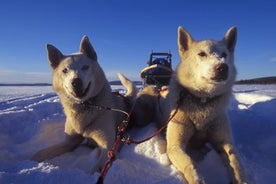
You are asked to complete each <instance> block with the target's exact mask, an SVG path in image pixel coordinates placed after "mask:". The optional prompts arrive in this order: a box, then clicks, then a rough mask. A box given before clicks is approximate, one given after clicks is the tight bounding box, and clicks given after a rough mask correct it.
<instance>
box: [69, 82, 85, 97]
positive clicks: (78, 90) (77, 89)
mask: <svg viewBox="0 0 276 184" xmlns="http://www.w3.org/2000/svg"><path fill="white" fill-rule="evenodd" d="M71 84H72V87H73V90H74V93H75V94H76V96H81V95H82V93H83V83H82V80H81V79H80V78H74V79H73V80H72V83H71Z"/></svg>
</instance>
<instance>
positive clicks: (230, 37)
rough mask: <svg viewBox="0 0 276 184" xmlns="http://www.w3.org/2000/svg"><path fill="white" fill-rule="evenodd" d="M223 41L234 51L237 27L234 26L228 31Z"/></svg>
mask: <svg viewBox="0 0 276 184" xmlns="http://www.w3.org/2000/svg"><path fill="white" fill-rule="evenodd" d="M223 42H224V43H225V45H226V46H227V48H228V50H229V51H230V52H234V50H235V46H236V42H237V27H236V26H233V27H231V28H230V29H228V31H227V32H226V34H225V36H224V38H223Z"/></svg>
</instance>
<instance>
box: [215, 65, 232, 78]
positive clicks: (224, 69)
mask: <svg viewBox="0 0 276 184" xmlns="http://www.w3.org/2000/svg"><path fill="white" fill-rule="evenodd" d="M228 70H229V68H228V65H227V64H225V63H220V64H218V65H217V66H216V67H215V70H214V77H213V78H212V79H213V80H215V81H218V82H219V81H224V80H226V79H227V78H228Z"/></svg>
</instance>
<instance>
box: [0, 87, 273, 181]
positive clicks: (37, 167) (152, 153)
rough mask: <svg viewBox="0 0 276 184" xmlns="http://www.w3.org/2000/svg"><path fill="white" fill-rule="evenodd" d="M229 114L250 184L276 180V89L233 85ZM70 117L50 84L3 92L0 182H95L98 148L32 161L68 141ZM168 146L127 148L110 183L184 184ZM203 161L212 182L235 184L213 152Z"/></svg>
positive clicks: (158, 142)
mask: <svg viewBox="0 0 276 184" xmlns="http://www.w3.org/2000/svg"><path fill="white" fill-rule="evenodd" d="M117 89H122V87H120V88H118V87H117ZM228 114H229V119H230V121H231V127H232V130H233V136H234V140H235V143H236V146H237V148H238V150H239V152H240V156H241V159H242V162H243V164H244V166H245V169H246V173H247V175H248V177H249V179H250V183H260V184H266V183H267V184H270V183H276V175H275V173H276V157H275V155H276V133H275V131H276V120H275V114H276V85H236V86H234V88H233V97H232V98H231V101H230V104H229V107H228ZM64 120H65V116H64V114H63V110H62V106H61V104H60V101H59V98H58V97H57V96H56V94H55V93H54V92H53V91H52V88H51V87H0V183H15V184H16V183H20V184H21V183H23V184H24V183H28V184H32V183H34V184H37V183H60V184H63V183H66V184H68V183H82V184H86V183H89V184H91V183H96V181H97V180H98V177H99V175H100V174H99V173H91V172H90V168H91V167H92V166H93V163H94V161H95V159H96V155H97V152H98V149H94V150H92V149H91V148H88V147H85V146H80V147H78V148H77V149H76V150H75V151H73V152H70V153H66V154H64V155H62V156H59V157H57V158H54V159H52V160H49V161H45V162H42V163H37V162H34V161H31V160H30V158H31V156H32V155H33V154H34V153H35V152H36V151H38V150H39V149H41V148H44V147H47V146H50V145H52V144H55V143H58V142H60V141H61V140H62V139H63V138H64V133H63V126H64ZM155 130H156V128H155V126H154V124H153V123H152V124H150V125H148V126H146V127H143V128H139V129H134V130H132V131H130V132H129V134H130V135H131V137H132V138H133V139H135V140H139V139H142V138H144V137H146V136H148V135H151V134H152V133H153V132H154V131H155ZM165 147H166V142H165V141H164V138H163V137H162V136H160V135H159V136H157V137H154V138H153V139H151V140H149V141H147V142H145V143H142V144H140V145H123V147H122V148H121V150H120V152H119V153H118V154H117V159H116V160H115V162H114V163H113V165H112V167H111V168H110V170H109V172H108V173H107V176H106V178H105V183H106V184H113V183H116V184H124V183H126V184H127V183H132V184H135V183H137V184H141V183H145V184H153V183H158V184H170V183H173V184H178V183H179V184H180V183H185V181H184V180H183V179H182V175H181V174H180V173H179V172H178V171H177V170H176V169H175V168H174V167H173V166H172V165H171V164H170V162H169V160H168V158H167V156H166V154H165ZM197 164H198V167H199V170H200V172H201V173H202V174H203V176H204V177H205V179H206V181H207V183H212V184H216V183H218V184H223V183H229V177H228V175H227V173H226V169H225V167H224V165H223V163H222V161H221V158H220V157H219V156H218V154H217V153H216V152H215V151H214V150H211V151H209V152H208V153H207V155H206V156H205V157H204V159H203V160H202V161H199V162H198V163H197Z"/></svg>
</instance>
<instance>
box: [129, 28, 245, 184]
mask: <svg viewBox="0 0 276 184" xmlns="http://www.w3.org/2000/svg"><path fill="white" fill-rule="evenodd" d="M236 41H237V29H236V27H231V28H230V29H229V30H228V31H227V33H226V34H225V36H224V38H223V39H222V40H220V41H215V40H202V41H195V40H194V39H193V38H192V36H191V35H190V34H189V33H188V31H186V30H185V29H184V28H182V27H179V28H178V48H179V54H180V59H181V61H180V63H179V64H178V66H177V67H176V71H175V72H174V74H173V75H172V78H171V81H170V85H169V92H168V95H164V96H162V95H161V97H160V96H159V94H158V91H157V90H156V88H155V87H154V86H148V87H146V88H144V89H143V90H142V91H141V92H139V93H138V95H137V102H136V105H135V106H136V107H135V108H134V113H133V114H134V115H133V116H134V119H135V120H134V122H135V124H138V125H146V124H148V123H150V122H157V123H158V124H159V125H160V124H164V123H165V122H166V121H167V120H168V118H169V117H170V114H173V113H174V112H175V110H176V109H178V111H177V113H176V115H175V116H174V117H173V119H172V120H171V121H170V122H169V124H168V127H167V132H166V141H167V155H168V158H169V159H170V161H171V162H172V164H173V165H174V166H175V167H176V168H177V169H178V170H179V171H180V172H181V173H182V174H183V175H184V178H185V179H186V180H187V182H188V183H193V184H194V183H205V181H204V178H202V176H201V175H200V174H199V173H198V169H197V166H196V158H194V155H193V154H194V153H196V151H199V152H201V153H203V152H202V151H204V152H206V149H205V148H206V144H205V143H207V142H208V143H210V144H211V145H212V147H213V148H214V149H215V150H217V152H218V153H220V155H221V156H222V158H223V159H224V162H225V164H226V165H227V167H228V170H229V174H230V176H231V178H232V183H239V184H241V183H246V181H247V179H246V177H245V173H244V170H243V168H242V164H241V162H240V160H239V156H238V153H237V151H236V149H235V147H234V143H233V138H232V134H231V129H230V126H229V123H228V118H227V115H226V107H227V104H228V100H229V97H230V95H231V92H232V86H233V84H234V82H235V77H236V69H235V66H234V50H235V45H236Z"/></svg>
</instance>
